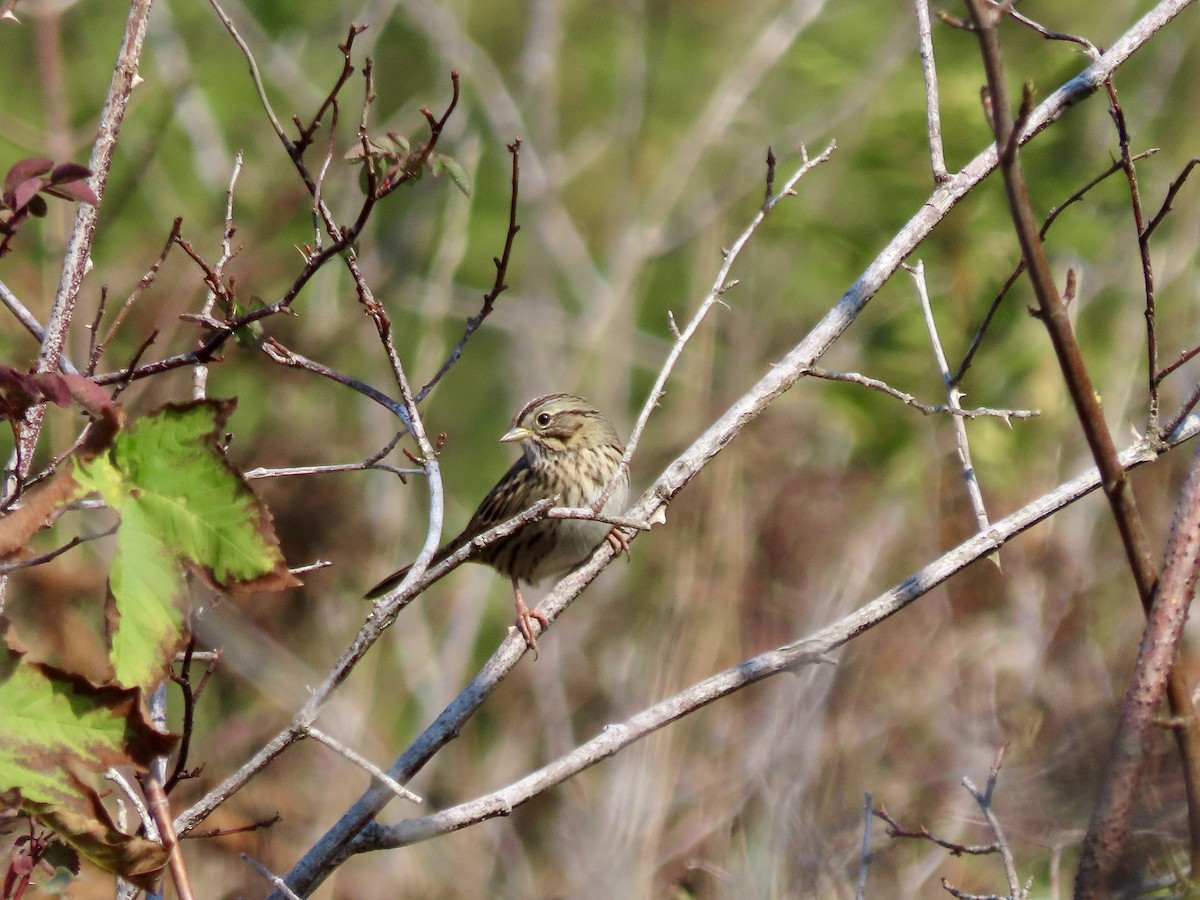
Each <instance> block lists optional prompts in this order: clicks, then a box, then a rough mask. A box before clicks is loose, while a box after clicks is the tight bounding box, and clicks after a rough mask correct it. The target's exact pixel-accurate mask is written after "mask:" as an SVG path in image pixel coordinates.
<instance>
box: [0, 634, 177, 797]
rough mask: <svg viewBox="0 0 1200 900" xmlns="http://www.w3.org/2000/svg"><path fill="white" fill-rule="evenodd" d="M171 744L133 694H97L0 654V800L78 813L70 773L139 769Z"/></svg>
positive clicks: (69, 677)
mask: <svg viewBox="0 0 1200 900" xmlns="http://www.w3.org/2000/svg"><path fill="white" fill-rule="evenodd" d="M174 743H175V738H174V737H172V736H170V735H164V734H162V733H160V732H158V731H156V730H155V729H154V728H152V727H151V726H150V724H149V723H148V722H147V721H146V719H145V717H144V716H143V714H142V710H141V706H140V700H139V695H138V692H137V691H135V690H133V689H131V688H122V687H114V686H111V685H106V686H98V685H95V684H92V683H91V682H90V681H88V680H87V679H85V678H83V677H82V676H80V675H74V674H72V673H68V672H65V671H63V670H61V669H58V668H55V667H54V666H47V665H43V664H40V663H28V662H25V660H24V659H22V657H21V655H20V654H19V653H17V652H16V651H14V650H12V649H11V648H9V647H7V646H5V647H2V648H0V793H3V792H4V791H6V790H9V789H10V788H15V789H17V790H19V791H20V793H21V796H22V797H23V798H24V799H25V800H27V801H30V802H35V803H48V804H56V805H66V806H73V807H78V805H79V802H80V798H79V792H78V789H77V787H76V785H74V784H73V783H72V781H71V779H70V777H69V773H70V770H71V769H85V770H88V771H93V772H97V771H103V770H104V769H107V768H108V767H109V766H114V765H125V764H130V763H132V764H134V765H137V766H139V767H141V768H143V769H144V768H145V766H146V765H148V764H149V762H150V760H151V759H153V758H154V757H155V756H157V755H159V754H162V753H166V752H167V751H168V750H170V748H171V747H172V746H173V745H174Z"/></svg>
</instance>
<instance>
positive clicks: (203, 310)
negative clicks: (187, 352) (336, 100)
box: [177, 150, 242, 400]
mask: <svg viewBox="0 0 1200 900" xmlns="http://www.w3.org/2000/svg"><path fill="white" fill-rule="evenodd" d="M241 174H242V151H241V150H239V151H238V152H237V153H236V154H235V155H234V157H233V171H232V172H230V173H229V186H228V187H227V188H226V189H225V229H224V230H223V231H222V232H221V256H220V258H218V259H217V263H216V265H214V266H213V273H212V274H213V280H214V281H215V282H216V283H217V284H218V285H222V284H224V283H225V278H224V275H225V266H226V265H227V264H228V263H229V261H230V260H231V259H233V256H234V251H233V234H234V231H235V229H234V225H233V197H234V193H235V192H236V190H237V183H238V176H239V175H241ZM177 223H178V220H177ZM216 302H217V291H216V289H214V288H213V286H212V285H211V284H210V285H209V288H208V293H207V294H205V297H204V303H203V304H201V306H200V315H202V316H210V317H211V316H212V312H213V306H214V305H215V304H216ZM222 312H223V313H224V314H225V315H226V317H228V316H231V315H233V314H234V309H233V308H232V307H231V306H230V307H227V308H225V309H223V310H222ZM207 388H208V365H207V364H206V363H205V362H200V363H197V365H196V367H195V369H193V371H192V397H193V398H195V399H197V400H199V399H201V398H203V397H204V396H205V393H206V391H207Z"/></svg>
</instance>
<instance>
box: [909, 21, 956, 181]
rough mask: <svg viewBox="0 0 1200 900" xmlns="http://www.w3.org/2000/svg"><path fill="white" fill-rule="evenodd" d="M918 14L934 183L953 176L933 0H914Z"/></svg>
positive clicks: (918, 36) (926, 117)
mask: <svg viewBox="0 0 1200 900" xmlns="http://www.w3.org/2000/svg"><path fill="white" fill-rule="evenodd" d="M913 6H914V7H915V9H916V14H917V44H918V46H919V47H920V52H921V73H922V74H923V75H924V77H925V130H926V132H927V133H928V135H929V163H930V166H931V168H932V169H933V182H934V184H941V183H942V182H943V181H945V180H946V179H947V178H949V177H950V173H949V172H947V171H946V151H945V149H944V148H943V147H942V114H941V105H940V103H939V102H938V82H937V63H936V62H935V61H934V58H933V29H932V27H931V25H930V21H929V0H913Z"/></svg>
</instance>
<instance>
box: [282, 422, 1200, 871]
mask: <svg viewBox="0 0 1200 900" xmlns="http://www.w3.org/2000/svg"><path fill="white" fill-rule="evenodd" d="M1197 432H1200V418H1193V419H1192V420H1191V421H1190V423H1189V425H1188V428H1187V429H1186V430H1185V431H1184V432H1181V433H1180V434H1178V435H1177V436H1176V437H1177V439H1176V440H1173V441H1172V442H1171V443H1170V445H1169V446H1168V447H1166V448H1164V450H1165V449H1170V448H1171V447H1175V446H1178V445H1179V444H1181V443H1183V442H1184V441H1186V440H1188V439H1190V438H1191V437H1193V436H1194V435H1195V434H1196V433H1197ZM1158 456H1159V451H1156V450H1155V449H1153V448H1152V447H1151V446H1150V445H1149V444H1146V443H1142V444H1138V445H1137V446H1134V447H1131V448H1129V449H1127V450H1126V451H1125V452H1124V453H1122V454H1121V464H1122V465H1123V466H1125V467H1126V468H1133V467H1135V466H1139V465H1142V464H1144V463H1147V462H1151V461H1152V460H1154V459H1157V458H1158ZM1099 486H1100V475H1099V472H1098V470H1096V469H1095V468H1092V469H1089V470H1088V471H1087V472H1085V473H1084V474H1082V475H1079V476H1077V477H1076V478H1073V479H1071V480H1070V481H1067V482H1065V483H1063V484H1062V485H1060V486H1059V487H1058V488H1056V489H1054V490H1053V491H1050V492H1049V493H1047V494H1044V495H1043V496H1041V497H1039V498H1037V499H1036V500H1034V501H1032V502H1031V503H1028V504H1026V505H1025V506H1023V507H1022V508H1021V509H1019V510H1017V511H1016V512H1014V513H1012V514H1011V515H1009V516H1006V517H1005V518H1003V519H1001V520H1000V521H998V522H996V523H994V524H993V525H992V526H991V527H990V528H989V529H988V530H987V531H986V532H981V533H979V534H976V535H974V536H973V537H971V538H969V539H968V540H966V541H963V543H961V544H959V545H958V546H957V547H955V548H954V549H952V550H950V551H948V552H947V553H945V554H943V555H942V556H941V557H939V558H938V559H936V560H934V561H933V562H931V563H930V564H929V565H927V566H925V567H924V568H923V569H921V570H920V571H918V572H915V573H914V574H912V575H910V576H909V577H908V578H906V579H904V581H902V582H900V583H899V584H897V585H895V586H894V587H892V588H891V589H890V590H888V591H885V592H884V593H882V594H880V595H879V596H878V597H876V598H875V599H874V600H872V601H870V602H869V603H867V604H865V605H863V606H862V607H860V608H859V609H857V610H855V611H854V612H852V613H850V614H849V615H847V616H844V617H843V618H842V619H840V620H839V621H837V622H835V623H833V624H832V625H829V626H828V627H826V628H823V629H821V630H820V631H818V632H816V633H815V634H813V635H810V636H808V637H805V638H801V639H800V640H797V641H794V642H792V643H789V644H785V645H784V646H782V647H778V648H776V649H775V650H770V651H767V652H766V653H761V654H759V655H757V656H753V657H751V658H749V659H747V660H744V661H743V662H740V663H738V664H737V665H735V666H732V667H730V668H728V669H726V670H725V671H723V672H719V673H717V674H715V675H712V676H709V677H708V678H705V679H704V680H702V681H699V682H697V683H696V684H693V685H692V686H690V687H688V688H686V689H685V690H683V691H680V692H679V693H678V694H675V695H674V696H672V697H668V698H667V699H665V700H662V701H660V702H659V703H656V704H655V705H654V706H651V707H649V708H648V709H645V710H643V711H642V712H640V713H638V714H637V715H635V716H632V717H631V718H629V719H627V720H625V721H624V722H621V723H619V724H612V725H608V726H606V727H605V728H604V730H603V731H601V732H600V733H599V734H598V735H596V736H595V737H593V738H592V739H591V740H589V741H586V742H585V743H583V744H581V745H580V746H579V747H577V748H575V749H574V750H572V751H571V752H570V753H568V754H566V755H564V756H562V757H560V758H559V759H557V760H555V761H554V762H551V763H549V764H548V765H546V766H544V767H542V768H541V769H538V770H537V771H536V772H533V773H531V774H529V775H527V776H525V777H524V778H522V779H520V780H519V781H516V782H514V783H512V784H510V785H508V786H507V787H505V788H501V789H500V790H498V791H495V792H494V793H491V794H487V795H485V796H483V797H479V798H476V799H474V800H470V801H468V802H466V803H461V804H459V805H457V806H453V807H450V808H449V809H445V810H441V811H440V812H436V813H433V814H431V815H428V816H421V817H419V818H414V819H407V820H404V821H402V822H398V823H397V824H395V825H390V826H380V825H371V826H369V827H368V828H367V829H366V830H365V831H364V832H363V833H362V835H361V836H360V837H359V838H358V839H357V840H355V842H354V844H353V845H352V850H351V852H353V853H358V852H364V851H367V850H378V849H387V848H393V847H401V846H407V845H409V844H414V843H418V842H420V841H425V840H429V839H430V838H433V837H436V836H438V835H440V834H445V833H447V832H451V831H457V830H459V829H461V828H465V827H467V826H469V825H473V824H475V823H477V822H481V821H484V820H486V819H490V818H495V817H497V816H505V815H508V814H509V813H511V812H512V811H513V810H514V809H515V808H516V807H518V806H520V805H521V804H523V803H526V802H528V801H529V800H530V799H532V798H533V797H535V796H537V795H538V794H540V793H543V792H544V791H546V790H548V789H549V788H551V787H553V786H554V785H557V784H559V783H561V782H562V781H564V780H566V779H567V778H569V777H571V776H573V775H575V774H578V773H579V772H581V771H583V770H584V769H587V768H588V767H590V766H593V765H595V764H596V763H598V762H600V761H601V760H603V759H606V758H608V757H610V756H612V755H614V754H615V753H617V752H618V751H620V750H622V749H623V748H625V747H627V746H629V745H630V744H632V743H634V742H635V741H637V740H639V739H640V738H643V737H645V736H646V735H648V734H650V733H652V732H654V731H656V730H658V729H659V728H662V727H663V726H665V725H668V724H670V723H671V722H674V721H676V720H677V719H680V718H682V717H683V716H685V715H687V714H689V713H691V712H694V711H695V710H697V709H700V708H701V707H703V706H706V705H708V704H709V703H712V702H713V701H715V700H719V699H720V698H722V697H724V696H727V695H729V694H731V693H734V692H735V691H738V690H741V689H742V688H744V687H747V686H749V685H751V684H754V683H756V682H758V681H761V680H763V679H764V678H769V677H770V676H772V675H778V674H779V673H781V672H787V671H791V670H794V669H796V668H798V667H800V666H804V665H810V664H813V663H824V662H827V661H828V660H829V659H830V657H829V654H830V653H831V652H832V651H834V650H836V649H837V648H838V647H841V646H842V645H844V644H846V643H848V642H849V641H850V640H852V639H853V638H854V637H856V636H857V635H859V634H862V633H863V632H864V631H867V630H869V629H871V628H873V627H875V626H876V625H878V624H879V623H881V622H883V621H884V620H885V619H887V618H890V617H891V616H893V615H895V614H896V613H897V612H899V611H900V610H901V609H903V608H904V607H906V606H908V605H909V604H910V603H912V602H913V601H914V600H916V599H918V598H919V597H921V596H923V595H924V594H926V593H928V592H929V591H931V590H933V589H934V588H936V587H937V586H938V585H940V584H942V583H944V582H945V581H946V580H947V579H948V578H950V577H951V576H952V575H954V574H956V573H958V572H960V571H962V570H963V569H965V568H966V567H967V566H969V565H971V564H972V563H973V562H975V561H976V560H978V559H980V558H982V557H985V556H987V555H988V554H990V553H993V552H995V551H996V550H998V549H999V548H1000V547H1001V546H1002V545H1003V544H1005V543H1006V542H1008V541H1010V540H1011V539H1012V538H1014V537H1016V536H1017V535H1018V534H1021V533H1022V532H1023V531H1025V530H1027V529H1029V528H1031V527H1032V526H1034V525H1036V524H1037V523H1038V522H1041V521H1042V520H1043V519H1046V518H1047V517H1049V516H1051V515H1053V514H1054V513H1056V512H1058V511H1059V510H1061V509H1063V508H1064V507H1066V506H1068V505H1070V504H1071V503H1074V502H1075V501H1077V500H1079V499H1080V498H1081V497H1084V496H1086V495H1087V494H1088V493H1090V492H1091V491H1094V490H1095V489H1096V488H1097V487H1099ZM643 500H645V498H643ZM639 506H641V504H639ZM610 552H611V551H610V550H608V549H607V545H601V549H600V550H599V551H598V554H608V553H610ZM595 562H596V559H595V558H593V559H592V560H591V562H589V563H588V567H589V568H591V567H593V566H594V563H595ZM572 578H573V576H567V578H566V579H564V581H563V582H562V583H560V584H559V586H558V588H556V589H555V594H558V593H559V591H560V590H561V589H562V588H563V587H564V585H566V584H567V583H568V582H570V581H572ZM542 608H543V610H544V609H545V608H546V607H545V606H543V607H542ZM517 644H523V641H522V640H521V638H520V637H517V638H516V639H515V640H513V639H510V640H509V641H506V642H505V646H504V647H501V649H500V651H498V652H497V656H495V657H493V658H492V660H491V661H489V663H488V667H490V666H492V665H493V664H494V663H497V662H499V660H498V659H497V657H499V656H500V655H501V654H503V653H504V652H505V649H506V647H508V648H510V649H511V652H512V653H514V654H516V655H519V654H520V652H521V651H520V648H519V647H518V646H516V645H517ZM486 670H487V667H485V671H486ZM482 674H483V673H481V675H482ZM478 682H479V678H478V677H477V678H476V681H475V682H472V685H471V686H470V687H468V689H467V691H465V692H464V695H463V696H460V698H459V699H458V700H456V701H455V703H454V704H451V706H450V707H449V708H447V711H446V712H445V713H443V714H442V716H441V717H439V719H438V722H435V723H434V726H433V727H434V728H438V727H445V725H446V722H445V721H444V720H446V719H447V718H448V714H450V713H451V711H452V710H455V708H456V707H457V706H458V705H459V704H460V703H461V702H463V701H464V698H465V697H466V696H467V695H468V694H469V693H470V692H471V691H472V689H478V687H479V685H478ZM422 737H424V736H422ZM415 746H417V745H414V747H415ZM422 749H423V750H427V748H425V747H422ZM403 759H404V758H403V757H402V761H403ZM390 771H391V773H392V774H393V775H397V777H399V776H400V775H404V777H408V776H410V775H411V772H408V773H397V767H396V766H393V767H392V769H391V770H390ZM360 802H361V801H360ZM294 874H295V873H293V878H292V879H291V881H290V883H292V884H294V885H296V886H297V887H305V884H306V883H301V884H298V885H297V884H296V880H295V879H294ZM305 889H307V888H305Z"/></svg>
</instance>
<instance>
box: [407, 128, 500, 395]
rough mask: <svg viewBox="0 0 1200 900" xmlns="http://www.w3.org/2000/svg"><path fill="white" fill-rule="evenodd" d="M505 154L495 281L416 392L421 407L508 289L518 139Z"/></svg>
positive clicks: (494, 259)
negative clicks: (503, 222)
mask: <svg viewBox="0 0 1200 900" xmlns="http://www.w3.org/2000/svg"><path fill="white" fill-rule="evenodd" d="M508 152H509V155H510V156H512V180H511V184H512V187H511V190H510V193H509V198H508V231H507V232H506V233H505V237H504V249H503V250H502V251H501V253H500V256H499V257H493V258H492V262H493V263H494V264H495V266H496V278H495V280H494V281H493V282H492V288H491V290H489V291H488V292H487V293H486V294H484V295H483V306H482V307H480V310H479V312H478V313H477V314H476V315H474V316H472V317H471V318H469V319H467V327H466V330H465V331H463V335H462V337H460V338H459V339H458V343H457V344H455V345H454V349H453V350H451V351H450V355H449V356H448V357H447V358H446V361H445V362H444V363H442V367H441V368H440V369H438V370H437V372H436V373H435V374H434V376H433V377H432V378H430V379H429V382H428V383H427V384H426V385H425V386H424V387H423V388H421V390H419V391H418V392H417V396H416V401H417V403H420V402H421V401H422V400H424V399H425V398H426V397H427V396H428V395H429V392H430V391H432V390H433V389H434V387H435V386H436V385H437V383H438V382H439V381H441V380H442V376H443V375H445V374H446V373H447V372H449V371H450V369H451V367H452V366H453V365H454V364H455V363H456V362H458V359H459V357H460V356H462V352H463V348H464V347H466V345H467V341H469V340H470V339H471V335H473V334H474V333H475V331H476V330H477V329H478V328H479V326H480V325H482V324H483V320H484V319H486V318H487V317H488V316H489V315H491V313H492V309H493V308H494V307H495V303H496V298H497V297H499V296H500V293H501V292H502V291H504V290H506V289H507V288H508V285H507V284H505V283H504V277H505V275H507V274H508V263H509V260H510V259H511V258H512V249H513V242H514V241H515V240H516V237H517V232H518V231H520V230H521V226H520V225H518V224H517V188H518V187H519V186H520V183H521V167H520V161H521V139H520V138H517V139H516V140H515V141H513V142H512V143H511V144H509V145H508Z"/></svg>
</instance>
